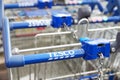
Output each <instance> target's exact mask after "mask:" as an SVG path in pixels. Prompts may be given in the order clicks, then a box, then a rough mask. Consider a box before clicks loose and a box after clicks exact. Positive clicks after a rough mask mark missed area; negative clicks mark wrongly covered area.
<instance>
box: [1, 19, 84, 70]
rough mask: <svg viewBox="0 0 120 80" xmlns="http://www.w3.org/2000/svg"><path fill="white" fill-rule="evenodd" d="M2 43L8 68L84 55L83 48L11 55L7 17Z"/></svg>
mask: <svg viewBox="0 0 120 80" xmlns="http://www.w3.org/2000/svg"><path fill="white" fill-rule="evenodd" d="M2 34H3V43H4V54H5V63H6V66H7V67H8V68H12V67H21V66H24V65H28V64H35V63H42V62H50V61H58V60H66V59H72V58H80V57H83V56H84V53H85V52H84V50H83V49H76V50H68V51H60V52H51V53H42V54H30V55H12V52H11V50H12V49H11V40H10V27H9V21H8V19H7V18H5V19H4V27H3V33H2Z"/></svg>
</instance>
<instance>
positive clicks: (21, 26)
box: [10, 22, 47, 30]
mask: <svg viewBox="0 0 120 80" xmlns="http://www.w3.org/2000/svg"><path fill="white" fill-rule="evenodd" d="M46 26H47V25H38V26H37V25H35V26H30V23H28V22H12V23H10V29H11V30H13V29H24V28H38V27H46Z"/></svg>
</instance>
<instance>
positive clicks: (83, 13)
mask: <svg viewBox="0 0 120 80" xmlns="http://www.w3.org/2000/svg"><path fill="white" fill-rule="evenodd" d="M90 16H91V9H90V7H89V6H82V7H80V8H79V9H78V20H80V19H82V18H88V17H90Z"/></svg>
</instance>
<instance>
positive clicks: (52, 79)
mask: <svg viewBox="0 0 120 80" xmlns="http://www.w3.org/2000/svg"><path fill="white" fill-rule="evenodd" d="M108 70H110V69H103V71H108ZM97 72H98V70H93V71H88V72H82V73H76V76H81V75H88V74H94V73H97ZM74 76H75V74H70V75H65V76H60V77H55V78H49V79H46V80H56V79H63V78H68V77H74Z"/></svg>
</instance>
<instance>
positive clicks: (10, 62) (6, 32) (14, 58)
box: [2, 18, 24, 68]
mask: <svg viewBox="0 0 120 80" xmlns="http://www.w3.org/2000/svg"><path fill="white" fill-rule="evenodd" d="M2 35H3V44H4V46H3V47H4V54H5V63H6V66H7V67H8V68H10V67H18V66H24V57H23V56H22V55H12V52H11V50H12V49H11V40H10V28H9V21H8V19H7V18H5V20H4V26H3V32H2Z"/></svg>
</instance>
